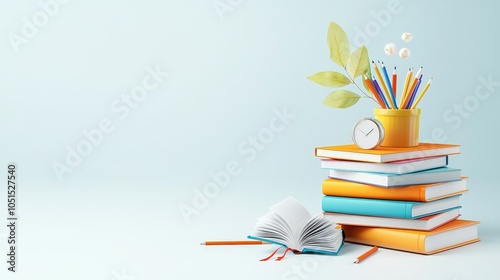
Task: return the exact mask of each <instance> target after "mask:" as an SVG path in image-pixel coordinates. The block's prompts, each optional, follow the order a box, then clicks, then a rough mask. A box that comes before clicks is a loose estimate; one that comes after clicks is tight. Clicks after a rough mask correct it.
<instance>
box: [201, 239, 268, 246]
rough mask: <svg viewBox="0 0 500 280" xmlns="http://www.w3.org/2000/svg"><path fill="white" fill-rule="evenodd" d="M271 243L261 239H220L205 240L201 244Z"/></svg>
mask: <svg viewBox="0 0 500 280" xmlns="http://www.w3.org/2000/svg"><path fill="white" fill-rule="evenodd" d="M263 244H270V243H269V242H265V241H260V240H220V241H205V242H202V243H200V245H207V246H209V245H263Z"/></svg>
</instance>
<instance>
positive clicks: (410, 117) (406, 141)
mask: <svg viewBox="0 0 500 280" xmlns="http://www.w3.org/2000/svg"><path fill="white" fill-rule="evenodd" d="M374 114H375V118H376V119H377V120H379V121H380V122H381V123H382V125H383V126H384V131H385V138H384V141H383V142H382V144H381V146H386V147H415V146H418V143H419V140H418V139H419V138H418V135H419V125H420V109H418V108H416V109H400V110H394V109H380V108H376V109H375V110H374Z"/></svg>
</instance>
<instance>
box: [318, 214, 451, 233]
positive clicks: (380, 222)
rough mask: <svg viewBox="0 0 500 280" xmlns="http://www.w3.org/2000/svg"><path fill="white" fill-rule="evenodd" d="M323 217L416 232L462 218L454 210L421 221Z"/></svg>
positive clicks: (351, 223) (354, 224)
mask: <svg viewBox="0 0 500 280" xmlns="http://www.w3.org/2000/svg"><path fill="white" fill-rule="evenodd" d="M323 216H324V217H325V218H327V219H329V220H330V221H332V222H335V223H337V224H340V225H353V226H365V227H386V228H400V229H414V230H425V231H429V230H433V229H435V228H437V227H439V226H441V225H443V224H445V223H448V222H450V221H452V220H455V219H457V218H458V217H459V216H460V212H459V210H458V209H453V210H450V211H446V212H443V213H439V214H434V215H431V216H427V217H422V218H419V219H398V218H385V217H375V216H363V215H352V214H343V213H332V212H325V213H324V214H323Z"/></svg>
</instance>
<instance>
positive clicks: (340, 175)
mask: <svg viewBox="0 0 500 280" xmlns="http://www.w3.org/2000/svg"><path fill="white" fill-rule="evenodd" d="M329 176H330V178H334V179H340V180H346V181H353V182H358V183H364V184H370V185H376V186H381V187H397V186H409V185H416V184H430V183H438V182H447V181H458V180H460V178H461V170H460V169H456V168H450V167H440V168H434V169H429V170H423V171H419V172H413V173H407V174H391V173H375V172H361V171H344V170H335V169H332V170H330V175H329Z"/></svg>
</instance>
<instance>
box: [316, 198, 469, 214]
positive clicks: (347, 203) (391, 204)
mask: <svg viewBox="0 0 500 280" xmlns="http://www.w3.org/2000/svg"><path fill="white" fill-rule="evenodd" d="M460 196H461V195H455V196H451V197H447V198H442V199H438V200H434V201H429V202H415V201H398V200H384V199H368V198H354V197H343V196H324V197H323V200H322V202H321V207H322V209H323V211H325V212H334V213H344V214H354V215H365V216H378V217H389V218H402V219H418V218H421V217H426V216H429V215H433V214H437V213H442V212H445V211H449V210H452V209H459V208H461V207H462V206H461V205H460Z"/></svg>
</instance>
